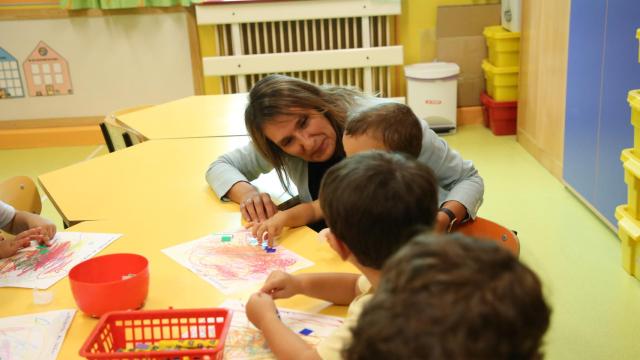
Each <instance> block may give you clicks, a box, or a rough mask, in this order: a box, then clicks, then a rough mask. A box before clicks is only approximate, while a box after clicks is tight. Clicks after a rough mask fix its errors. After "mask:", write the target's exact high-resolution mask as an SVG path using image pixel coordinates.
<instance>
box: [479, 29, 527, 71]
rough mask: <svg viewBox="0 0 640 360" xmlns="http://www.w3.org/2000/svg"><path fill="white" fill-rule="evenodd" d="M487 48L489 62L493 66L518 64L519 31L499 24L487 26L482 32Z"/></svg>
mask: <svg viewBox="0 0 640 360" xmlns="http://www.w3.org/2000/svg"><path fill="white" fill-rule="evenodd" d="M482 34H483V35H484V37H485V39H486V40H487V47H488V48H489V62H490V63H491V64H492V65H493V66H518V65H520V33H519V32H511V31H509V30H507V29H505V28H503V27H502V26H500V25H497V26H489V27H486V28H484V31H483V32H482Z"/></svg>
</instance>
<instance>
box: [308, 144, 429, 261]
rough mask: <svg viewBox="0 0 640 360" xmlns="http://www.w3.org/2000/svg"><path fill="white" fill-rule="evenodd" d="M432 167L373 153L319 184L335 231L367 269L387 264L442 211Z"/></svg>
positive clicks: (332, 172)
mask: <svg viewBox="0 0 640 360" xmlns="http://www.w3.org/2000/svg"><path fill="white" fill-rule="evenodd" d="M436 184H437V182H436V179H435V176H434V175H433V172H432V171H431V169H430V168H429V167H428V166H426V165H424V164H422V163H420V162H418V161H416V160H414V159H410V158H409V157H408V156H406V155H402V154H400V153H387V152H383V151H370V152H364V153H359V154H356V155H354V156H352V157H349V158H346V159H345V160H342V161H341V162H340V163H338V164H337V165H334V166H333V167H332V168H331V169H329V170H328V171H327V172H326V174H325V176H324V178H323V179H322V183H321V185H320V206H321V207H322V211H323V213H324V217H325V221H326V222H327V225H328V226H329V227H330V228H331V232H332V233H334V234H335V236H336V237H337V238H338V239H340V241H342V242H343V243H345V245H347V247H348V248H349V250H350V251H351V252H352V253H353V255H354V256H355V257H356V259H357V260H358V262H360V264H362V265H364V266H368V267H372V268H374V269H381V268H382V265H383V264H384V262H385V261H386V260H387V259H388V258H389V257H391V255H393V253H394V252H395V251H396V250H397V249H399V248H400V247H401V246H402V245H403V244H405V243H406V242H407V241H409V239H410V238H411V236H413V235H414V234H415V233H417V232H418V231H419V230H420V229H421V228H424V227H429V228H431V227H432V226H433V224H434V223H435V218H436V214H437V212H438V191H437V186H436Z"/></svg>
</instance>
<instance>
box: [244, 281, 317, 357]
mask: <svg viewBox="0 0 640 360" xmlns="http://www.w3.org/2000/svg"><path fill="white" fill-rule="evenodd" d="M246 311H247V318H248V319H249V321H251V322H252V323H253V325H255V326H256V327H257V328H258V329H260V330H261V331H262V334H263V335H264V337H265V339H266V340H267V344H269V348H271V351H273V354H274V355H275V356H276V358H277V359H281V360H282V359H285V360H287V359H305V360H307V359H313V360H316V359H320V355H318V352H317V351H316V350H315V349H313V348H312V347H311V346H310V345H309V344H307V343H306V342H305V341H304V340H302V338H300V336H298V335H297V334H296V333H294V332H293V331H291V329H289V328H288V327H287V326H286V325H284V324H283V323H282V321H281V320H280V317H279V315H278V310H277V309H276V304H275V303H274V302H273V299H272V298H271V297H270V296H269V295H267V294H265V293H255V294H253V295H252V296H251V298H249V301H248V302H247V307H246Z"/></svg>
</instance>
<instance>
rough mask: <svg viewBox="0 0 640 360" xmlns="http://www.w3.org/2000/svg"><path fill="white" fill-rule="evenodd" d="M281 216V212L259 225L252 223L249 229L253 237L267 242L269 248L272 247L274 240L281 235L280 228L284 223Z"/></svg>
mask: <svg viewBox="0 0 640 360" xmlns="http://www.w3.org/2000/svg"><path fill="white" fill-rule="evenodd" d="M282 214H283V212H278V213H276V214H275V215H274V216H273V217H272V218H270V219H267V220H265V221H263V222H261V223H254V224H253V226H252V227H251V233H252V234H253V236H255V237H256V239H259V240H260V241H263V240H267V242H268V244H269V247H271V246H273V242H274V240H275V238H276V237H277V236H279V235H280V234H281V233H282V228H283V227H284V224H285V221H286V219H285V218H284V216H283V215H282Z"/></svg>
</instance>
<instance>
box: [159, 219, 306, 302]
mask: <svg viewBox="0 0 640 360" xmlns="http://www.w3.org/2000/svg"><path fill="white" fill-rule="evenodd" d="M229 235H231V239H230V240H229V239H228V238H227V240H225V239H224V238H223V236H229ZM254 243H255V239H253V238H252V237H251V236H250V233H249V232H248V231H246V230H240V231H237V232H232V233H225V234H213V235H209V236H205V237H203V238H200V239H197V240H194V241H190V242H187V243H184V244H180V245H177V246H174V247H171V248H168V249H164V250H162V251H163V252H164V253H165V254H167V255H168V256H169V257H171V258H172V259H174V260H175V261H177V262H178V263H180V264H181V265H183V266H185V267H186V268H188V269H189V270H191V271H193V272H194V273H196V274H198V275H199V276H200V277H202V278H203V279H204V280H205V281H207V282H208V283H210V284H212V285H213V286H215V287H217V288H218V289H220V291H222V292H223V293H225V294H229V293H231V292H234V291H237V290H240V289H241V288H244V287H247V286H250V285H254V284H256V283H260V282H262V281H264V280H265V279H266V278H267V276H268V275H269V274H270V273H271V272H272V271H274V270H282V271H287V272H293V271H296V270H299V269H302V268H305V267H309V266H311V265H313V263H312V262H311V261H309V260H307V259H305V258H303V257H301V256H299V255H297V254H296V253H294V252H292V251H289V250H287V249H285V248H283V247H281V246H280V247H276V248H275V249H276V251H275V252H266V251H265V250H264V249H263V248H262V247H261V246H260V245H254Z"/></svg>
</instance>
